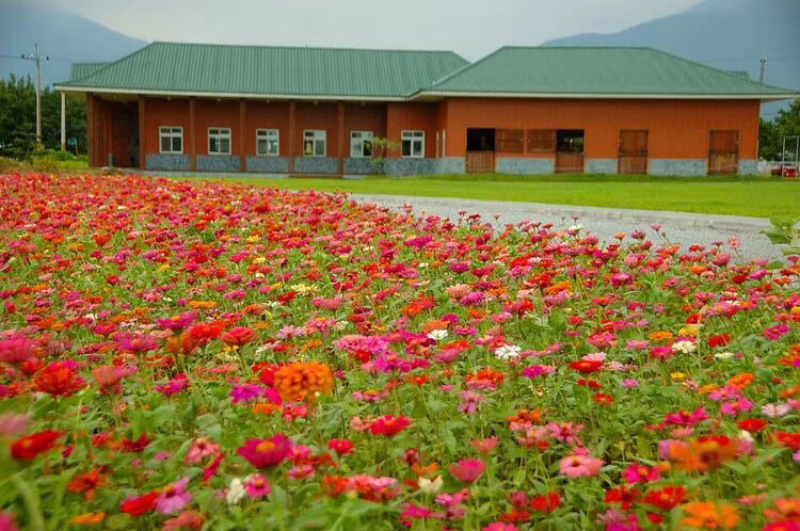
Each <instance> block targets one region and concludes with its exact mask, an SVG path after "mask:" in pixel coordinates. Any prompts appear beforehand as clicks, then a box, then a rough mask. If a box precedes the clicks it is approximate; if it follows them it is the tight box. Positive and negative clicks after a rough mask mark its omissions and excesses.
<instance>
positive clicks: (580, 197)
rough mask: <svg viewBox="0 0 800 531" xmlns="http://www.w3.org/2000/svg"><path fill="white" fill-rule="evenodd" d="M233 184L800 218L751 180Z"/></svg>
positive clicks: (790, 196) (793, 195) (790, 197)
mask: <svg viewBox="0 0 800 531" xmlns="http://www.w3.org/2000/svg"><path fill="white" fill-rule="evenodd" d="M232 180H234V181H237V182H241V183H247V184H254V185H257V186H272V187H276V188H281V189H290V190H308V189H314V190H321V191H328V192H334V191H341V192H350V193H362V194H391V195H410V196H423V197H453V198H463V199H486V200H493V201H524V202H533V203H548V204H564V205H580V206H597V207H609V208H632V209H644V210H674V211H682V212H698V213H707V214H728V215H738V216H751V217H765V218H769V217H797V216H800V182H793V181H785V180H776V179H768V178H755V177H748V178H745V177H727V178H723V177H698V178H678V177H644V176H642V177H619V176H607V175H603V176H592V175H576V176H564V175H549V176H536V177H513V176H505V175H483V176H463V175H457V176H456V175H453V176H433V177H415V178H405V179H397V178H394V179H393V178H384V177H381V178H378V177H373V178H368V179H364V180H339V179H294V178H293V179H284V180H276V179H253V178H247V179H232Z"/></svg>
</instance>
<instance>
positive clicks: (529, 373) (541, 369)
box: [522, 365, 556, 380]
mask: <svg viewBox="0 0 800 531" xmlns="http://www.w3.org/2000/svg"><path fill="white" fill-rule="evenodd" d="M554 372H556V368H555V367H553V366H550V365H532V366H531V367H526V368H525V369H523V371H522V376H524V377H525V378H530V379H531V380H533V379H534V378H538V377H539V376H549V375H551V374H553V373H554Z"/></svg>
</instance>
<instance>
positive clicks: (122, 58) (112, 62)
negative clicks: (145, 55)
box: [54, 42, 155, 87]
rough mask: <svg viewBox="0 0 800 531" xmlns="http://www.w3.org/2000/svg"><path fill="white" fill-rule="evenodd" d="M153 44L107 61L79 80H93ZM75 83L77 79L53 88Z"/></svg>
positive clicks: (99, 62)
mask: <svg viewBox="0 0 800 531" xmlns="http://www.w3.org/2000/svg"><path fill="white" fill-rule="evenodd" d="M153 44H155V43H153V42H149V43H147V44H145V45H144V46H142V47H141V48H139V49H138V50H136V51H135V52H131V53H129V54H128V55H123V56H122V57H120V58H119V59H117V60H116V61H108V62H106V63H105V64H104V65H103V66H101V67H100V68H98V69H97V70H95V71H94V72H92V73H91V74H89V75H88V76H86V77H82V78H80V80H81V81H86V80H88V79H91V78H93V77H94V76H96V75H97V74H99V73H101V72H103V71H104V70H106V69H107V68H110V67H112V66H115V65H117V64H119V63H121V62H122V61H126V60H128V59H130V58H131V57H133V56H136V55H139V54H140V53H142V52H143V51H145V50H147V49H148V48H150V47H151V46H152V45H153ZM73 64H75V63H73ZM78 64H85V63H78ZM97 64H103V61H98V63H97ZM76 81H78V80H77V79H72V80H67V81H65V82H63V83H56V84H55V85H54V87H58V86H60V85H71V84H72V83H74V82H76Z"/></svg>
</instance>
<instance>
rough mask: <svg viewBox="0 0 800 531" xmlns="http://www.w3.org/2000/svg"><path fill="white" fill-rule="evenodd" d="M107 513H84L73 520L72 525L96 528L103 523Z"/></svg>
mask: <svg viewBox="0 0 800 531" xmlns="http://www.w3.org/2000/svg"><path fill="white" fill-rule="evenodd" d="M105 519H106V513H84V514H80V515H78V516H76V517H75V518H73V519H72V521H71V523H72V525H86V526H95V525H100V524H102V523H103V520H105Z"/></svg>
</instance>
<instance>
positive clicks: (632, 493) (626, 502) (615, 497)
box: [606, 485, 639, 511]
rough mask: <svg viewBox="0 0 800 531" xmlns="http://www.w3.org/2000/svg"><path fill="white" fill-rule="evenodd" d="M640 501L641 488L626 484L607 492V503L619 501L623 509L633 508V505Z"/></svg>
mask: <svg viewBox="0 0 800 531" xmlns="http://www.w3.org/2000/svg"><path fill="white" fill-rule="evenodd" d="M638 501H639V489H630V490H628V487H626V486H625V485H623V486H621V487H620V488H618V489H611V490H609V491H608V492H607V493H606V503H608V504H612V503H618V504H620V506H621V507H622V510H623V511H627V510H628V509H630V508H631V505H633V504H635V503H636V502H638Z"/></svg>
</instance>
